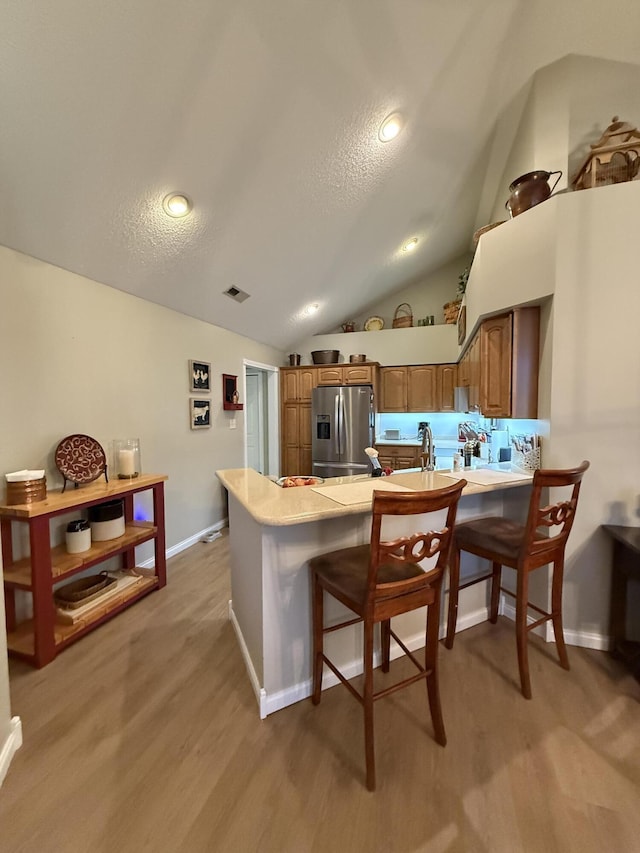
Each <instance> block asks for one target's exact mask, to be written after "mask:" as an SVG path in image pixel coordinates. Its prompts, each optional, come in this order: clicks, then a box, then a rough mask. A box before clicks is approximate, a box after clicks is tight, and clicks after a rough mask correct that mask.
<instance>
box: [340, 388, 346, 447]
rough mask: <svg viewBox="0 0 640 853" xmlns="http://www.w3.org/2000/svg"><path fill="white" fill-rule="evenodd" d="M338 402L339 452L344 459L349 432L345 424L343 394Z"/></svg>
mask: <svg viewBox="0 0 640 853" xmlns="http://www.w3.org/2000/svg"><path fill="white" fill-rule="evenodd" d="M338 400H339V401H340V402H339V404H338V405H339V407H340V421H339V423H340V426H339V429H338V433H339V436H340V447H339V452H340V458H342V457H343V456H344V452H345V446H344V445H345V439H346V431H347V430H346V424H345V422H344V398H343V396H342V393H340V394H338Z"/></svg>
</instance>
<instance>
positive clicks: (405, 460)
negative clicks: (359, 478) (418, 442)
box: [375, 444, 420, 471]
mask: <svg viewBox="0 0 640 853" xmlns="http://www.w3.org/2000/svg"><path fill="white" fill-rule="evenodd" d="M375 448H376V450H377V451H378V461H379V462H380V465H382V467H383V468H391V469H392V470H393V471H400V470H401V469H403V468H419V467H420V448H419V447H416V446H412V445H409V446H407V445H406V444H405V445H402V444H376V445H375Z"/></svg>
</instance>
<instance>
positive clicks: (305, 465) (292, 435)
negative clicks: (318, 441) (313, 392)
mask: <svg viewBox="0 0 640 853" xmlns="http://www.w3.org/2000/svg"><path fill="white" fill-rule="evenodd" d="M281 474H282V476H283V477H292V476H295V475H296V474H301V475H305V474H311V404H310V403H286V404H285V405H283V407H282V465H281Z"/></svg>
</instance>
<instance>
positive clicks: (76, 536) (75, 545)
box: [65, 518, 91, 554]
mask: <svg viewBox="0 0 640 853" xmlns="http://www.w3.org/2000/svg"><path fill="white" fill-rule="evenodd" d="M65 544H66V548H67V554H82V552H83V551H88V550H89V548H91V526H90V524H89V522H88V521H85V519H84V518H78V519H76V520H75V521H70V522H69V524H67V529H66V531H65Z"/></svg>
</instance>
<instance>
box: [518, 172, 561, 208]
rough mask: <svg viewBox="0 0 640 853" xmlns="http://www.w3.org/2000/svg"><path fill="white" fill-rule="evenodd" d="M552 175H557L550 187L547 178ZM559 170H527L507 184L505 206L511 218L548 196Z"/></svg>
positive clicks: (558, 178)
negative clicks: (507, 197)
mask: <svg viewBox="0 0 640 853" xmlns="http://www.w3.org/2000/svg"><path fill="white" fill-rule="evenodd" d="M552 175H557V176H558V177H557V178H556V180H555V183H554V185H553V186H552V187H550V186H549V178H550V177H551V176H552ZM561 176H562V172H561V171H557V172H545V171H543V170H542V169H540V170H538V171H536V172H527V174H526V175H520V177H519V178H516V179H515V181H514V182H513V183H512V184H510V185H509V192H510V193H511V195H510V196H509V200H508V201H507V203H506V204H505V207H506V208H507V210H508V211H509V214H510V215H511V218H512V219H513V217H514V216H518V215H519V214H520V213H523V212H524V211H525V210H529V208H530V207H535V206H536V204H540V202H541V201H545V200H546V199H548V198H549V196H550V195H551V193H552V192H553V190H554V189H555V188H556V185H557V183H558V181H559V180H560V177H561Z"/></svg>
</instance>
